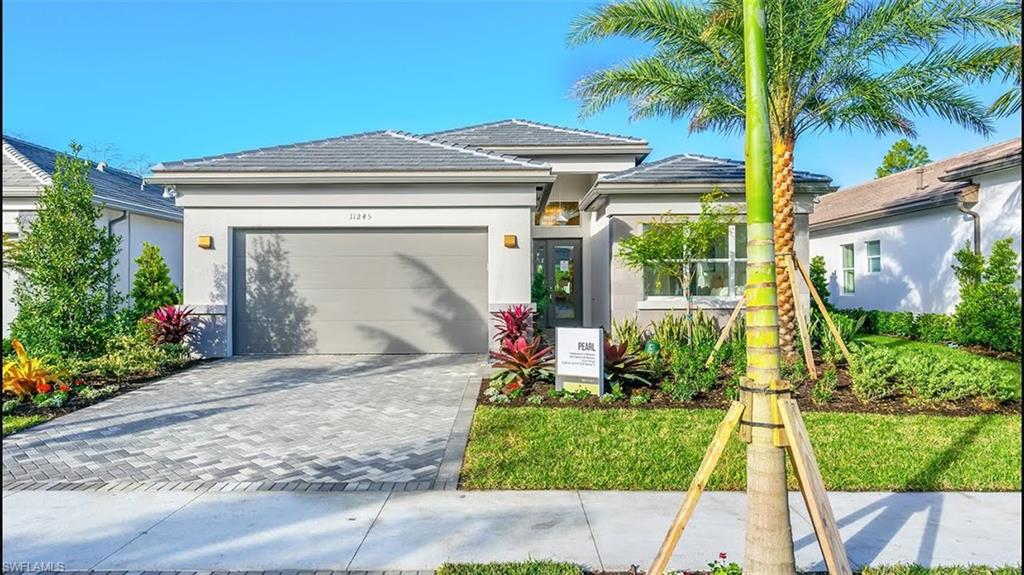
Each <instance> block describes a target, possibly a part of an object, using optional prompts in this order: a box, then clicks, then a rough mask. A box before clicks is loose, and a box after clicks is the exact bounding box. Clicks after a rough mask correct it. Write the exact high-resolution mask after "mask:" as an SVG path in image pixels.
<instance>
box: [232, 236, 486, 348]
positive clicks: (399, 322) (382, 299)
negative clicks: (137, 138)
mask: <svg viewBox="0 0 1024 575" xmlns="http://www.w3.org/2000/svg"><path fill="white" fill-rule="evenodd" d="M486 254H487V234H486V231H485V230H415V231H409V230H363V229H360V230H239V231H236V233H235V237H234V254H233V258H232V264H233V274H234V278H233V293H232V296H233V297H232V301H233V302H234V311H233V318H234V320H233V321H234V323H233V325H234V341H235V353H239V354H250V353H252V354H265V353H270V354H274V353H447V352H481V351H485V350H486V349H487V255H486Z"/></svg>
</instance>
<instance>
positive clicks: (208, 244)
mask: <svg viewBox="0 0 1024 575" xmlns="http://www.w3.org/2000/svg"><path fill="white" fill-rule="evenodd" d="M196 245H198V246H199V247H200V248H202V249H204V250H211V249H213V236H205V235H204V236H199V239H198V241H197V242H196Z"/></svg>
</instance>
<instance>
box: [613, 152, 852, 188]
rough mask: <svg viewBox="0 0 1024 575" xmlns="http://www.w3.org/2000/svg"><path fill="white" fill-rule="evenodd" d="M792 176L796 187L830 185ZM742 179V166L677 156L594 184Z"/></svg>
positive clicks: (824, 178)
mask: <svg viewBox="0 0 1024 575" xmlns="http://www.w3.org/2000/svg"><path fill="white" fill-rule="evenodd" d="M794 176H795V180H796V182H798V183H822V184H827V183H829V182H831V181H832V178H830V177H828V176H823V175H821V174H812V173H810V172H796V173H795V174H794ZM744 178H745V173H744V166H743V162H739V161H736V160H728V159H724V158H714V157H711V156H701V155H697V154H679V155H676V156H669V157H667V158H663V159H661V160H657V161H654V162H650V163H647V164H640V165H639V166H637V167H635V168H630V169H628V170H623V171H621V172H616V173H614V174H608V175H606V176H602V177H601V178H600V179H599V180H598V184H601V183H603V182H607V183H615V184H675V183H691V182H692V183H703V182H708V183H714V182H742V181H743V180H744Z"/></svg>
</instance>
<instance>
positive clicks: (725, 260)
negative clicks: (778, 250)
mask: <svg viewBox="0 0 1024 575" xmlns="http://www.w3.org/2000/svg"><path fill="white" fill-rule="evenodd" d="M693 265H694V273H693V279H692V280H691V281H690V294H692V295H693V296H697V297H700V296H705V297H737V296H741V295H743V289H744V288H745V287H746V285H747V226H746V225H745V224H733V225H731V226H729V233H728V234H726V235H725V236H724V237H722V238H720V239H719V241H718V242H716V243H715V246H714V247H713V248H712V249H711V253H710V254H709V255H708V257H707V258H704V259H700V260H697V261H695V262H694V263H693ZM644 295H645V296H646V297H683V296H684V293H683V286H682V284H680V283H679V278H677V277H675V276H669V275H665V274H658V273H656V272H655V270H653V269H650V268H648V269H645V270H644Z"/></svg>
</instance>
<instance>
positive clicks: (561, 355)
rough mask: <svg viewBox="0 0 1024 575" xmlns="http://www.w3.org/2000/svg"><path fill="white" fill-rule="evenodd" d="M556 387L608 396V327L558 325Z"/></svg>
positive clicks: (556, 332) (556, 336) (556, 337)
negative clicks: (605, 332) (606, 340)
mask: <svg viewBox="0 0 1024 575" xmlns="http://www.w3.org/2000/svg"><path fill="white" fill-rule="evenodd" d="M555 388H556V389H558V390H564V391H568V392H570V393H571V392H576V391H579V390H581V389H585V390H587V391H589V392H590V393H591V394H593V395H596V396H598V397H601V396H602V395H604V330H603V329H601V328H595V329H590V328H575V327H572V328H568V327H559V328H555Z"/></svg>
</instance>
